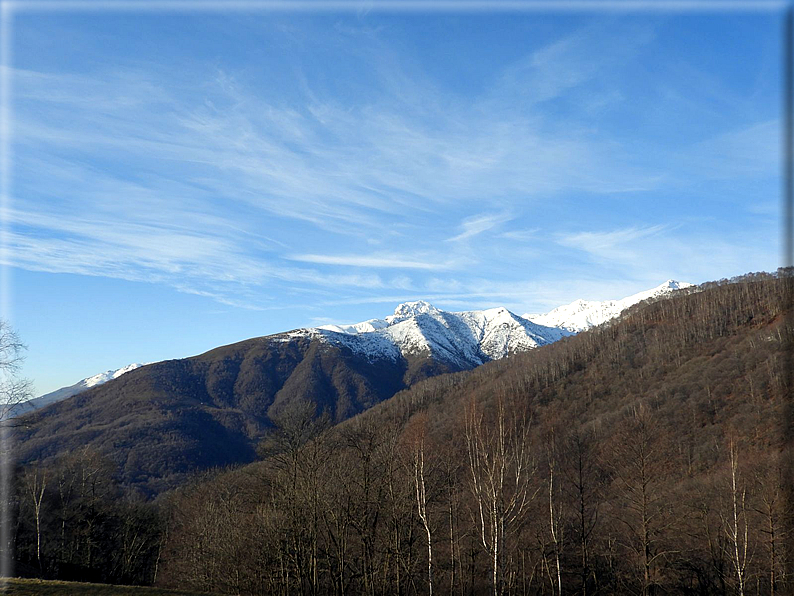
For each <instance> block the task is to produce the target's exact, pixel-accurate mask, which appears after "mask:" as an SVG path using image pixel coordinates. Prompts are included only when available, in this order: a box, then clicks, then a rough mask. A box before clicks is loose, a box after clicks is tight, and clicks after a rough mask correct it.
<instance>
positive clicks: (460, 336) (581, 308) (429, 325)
mask: <svg viewBox="0 0 794 596" xmlns="http://www.w3.org/2000/svg"><path fill="white" fill-rule="evenodd" d="M692 285H693V284H690V283H686V282H677V281H674V280H668V281H666V282H664V283H663V284H661V285H660V286H657V287H655V288H652V289H650V290H646V291H644V292H639V293H637V294H633V295H631V296H628V297H626V298H623V299H621V300H605V301H601V302H597V301H587V300H576V301H575V302H572V303H571V304H566V305H564V306H560V307H558V308H555V309H554V310H552V311H550V312H548V313H545V314H525V315H523V316H519V315H516V314H514V313H512V312H510V311H509V310H507V309H506V308H503V307H498V308H490V309H487V310H475V311H464V312H447V311H443V310H440V309H438V308H436V307H435V306H433V305H432V304H430V303H428V302H425V301H423V300H418V301H415V302H405V303H403V304H400V305H399V306H397V308H396V309H395V310H394V314H392V315H389V316H387V317H385V318H383V319H370V320H368V321H363V322H361V323H354V324H349V325H322V326H320V327H309V328H303V329H297V330H295V331H290V332H286V333H280V334H276V335H274V336H271V338H270V339H272V340H273V341H276V342H289V341H291V340H293V339H296V338H309V339H318V340H320V341H321V342H323V343H326V344H329V345H334V346H344V347H347V348H349V349H350V350H351V351H352V352H353V353H355V354H358V355H360V356H363V357H365V358H366V359H367V360H369V361H371V362H372V361H377V360H383V359H388V360H393V361H394V360H398V359H400V358H406V357H411V356H425V357H427V356H429V357H430V358H432V359H434V360H436V361H439V362H442V363H444V364H446V365H447V366H450V367H452V369H461V370H463V369H469V368H473V367H475V366H479V365H480V364H483V363H485V362H488V361H489V360H497V359H499V358H504V357H505V356H507V355H509V354H512V353H516V352H524V351H526V350H531V349H533V348H536V347H539V346H542V345H545V344H549V343H552V342H555V341H557V340H559V339H561V338H563V337H566V336H568V335H574V334H576V333H578V332H580V331H584V330H586V329H589V328H591V327H594V326H596V325H600V324H602V323H605V322H606V321H608V320H610V319H612V318H614V317H616V316H617V315H619V314H620V313H621V312H623V311H624V310H625V309H627V308H629V307H630V306H633V305H634V304H637V303H638V302H641V301H643V300H647V299H649V298H657V297H662V296H667V295H670V294H671V293H672V292H673V291H675V290H678V289H681V288H688V287H690V286H692ZM140 366H143V365H142V364H137V363H136V364H130V365H127V366H125V367H123V368H119V369H116V370H109V371H105V372H103V373H99V374H97V375H94V376H92V377H88V378H87V379H83V380H82V381H79V382H77V383H75V384H74V385H70V386H69V387H63V388H61V389H58V390H57V391H53V392H52V393H48V394H46V395H42V396H41V397H37V398H35V399H32V400H30V401H28V402H25V403H23V404H20V405H19V406H17V408H15V411H14V414H13V415H15V416H16V415H19V414H24V413H26V412H29V411H31V410H35V409H38V408H41V407H44V406H46V405H49V404H51V403H54V402H56V401H60V400H63V399H66V398H68V397H71V396H73V395H76V394H78V393H80V392H82V391H85V390H86V389H89V388H91V387H95V386H97V385H102V384H104V383H106V382H108V381H110V380H112V379H116V378H118V377H120V376H121V375H123V374H125V373H127V372H129V371H131V370H135V369H136V368H138V367H140Z"/></svg>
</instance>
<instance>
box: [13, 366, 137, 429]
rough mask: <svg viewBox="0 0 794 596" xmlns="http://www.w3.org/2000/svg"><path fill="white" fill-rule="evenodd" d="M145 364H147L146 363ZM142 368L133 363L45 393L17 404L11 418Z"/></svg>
mask: <svg viewBox="0 0 794 596" xmlns="http://www.w3.org/2000/svg"><path fill="white" fill-rule="evenodd" d="M145 364H149V363H148V362H147V363H145ZM141 366H144V364H139V363H137V362H136V363H134V364H128V365H127V366H124V367H122V368H117V369H115V370H106V371H105V372H102V373H99V374H97V375H94V376H93V377H88V378H87V379H83V380H82V381H78V382H77V383H75V384H74V385H69V386H68V387H61V388H60V389H56V390H55V391H52V392H50V393H46V394H44V395H41V396H39V397H36V398H33V399H30V400H28V401H26V402H23V403H21V404H18V405H17V406H16V407H15V408H14V409H13V414H12V416H19V415H21V414H25V413H27V412H31V411H33V410H38V409H39V408H43V407H44V406H48V405H50V404H52V403H55V402H56V401H61V400H62V399H66V398H68V397H72V396H73V395H77V394H78V393H80V392H82V391H85V390H86V389H90V388H91V387H96V386H97V385H102V384H103V383H107V382H108V381H110V380H112V379H117V378H119V377H120V376H121V375H123V374H125V373H128V372H130V371H131V370H135V369H136V368H139V367H141Z"/></svg>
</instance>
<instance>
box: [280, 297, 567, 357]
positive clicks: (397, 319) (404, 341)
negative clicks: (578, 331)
mask: <svg viewBox="0 0 794 596" xmlns="http://www.w3.org/2000/svg"><path fill="white" fill-rule="evenodd" d="M307 334H308V335H312V336H315V335H316V336H318V337H320V338H321V339H322V340H323V341H326V342H328V343H330V344H333V345H340V346H341V345H344V346H346V347H349V348H350V349H351V350H352V351H354V352H356V353H358V354H361V355H362V356H364V357H366V358H391V359H397V358H400V357H406V356H409V355H415V354H423V355H427V356H430V357H431V358H433V359H434V360H436V361H439V362H443V363H445V364H446V365H448V366H450V367H452V368H456V369H460V370H464V369H468V368H473V367H474V366H479V365H481V364H484V363H485V362H488V361H490V360H497V359H499V358H504V357H505V356H507V355H509V354H514V353H517V352H524V351H526V350H531V349H532V348H536V347H538V346H542V345H545V344H548V343H551V342H554V341H557V340H558V339H560V338H562V337H563V336H564V335H565V334H564V333H563V332H561V331H560V330H559V329H557V328H555V327H548V326H543V325H539V324H537V323H533V322H531V321H527V320H526V319H524V318H522V317H519V316H518V315H515V314H513V313H512V312H510V311H509V310H507V309H506V308H501V307H500V308H491V309H488V310H480V311H469V312H446V311H443V310H439V309H437V308H436V307H435V306H433V305H432V304H429V303H427V302H425V301H423V300H419V301H416V302H406V303H404V304H401V305H399V306H398V307H397V308H396V309H395V311H394V314H393V315H391V316H388V317H386V318H385V319H371V320H369V321H364V322H363V323H356V324H354V325H324V326H322V327H318V328H315V329H301V330H298V331H295V332H293V333H292V334H290V335H291V336H301V335H307Z"/></svg>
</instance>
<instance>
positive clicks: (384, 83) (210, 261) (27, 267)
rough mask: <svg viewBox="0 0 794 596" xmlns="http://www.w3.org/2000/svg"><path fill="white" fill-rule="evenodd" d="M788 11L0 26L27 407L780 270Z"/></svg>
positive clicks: (147, 19) (53, 20)
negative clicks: (253, 355)
mask: <svg viewBox="0 0 794 596" xmlns="http://www.w3.org/2000/svg"><path fill="white" fill-rule="evenodd" d="M780 33H781V17H780V14H778V13H773V12H767V13H764V12H759V13H737V12H733V13H730V12H729V13H712V14H704V13H685V14H676V13H674V12H657V13H626V14H623V13H605V14H597V13H595V12H590V13H587V14H576V13H571V12H566V13H560V14H548V13H539V12H528V13H500V14H488V13H482V12H478V13H465V12H460V13H455V12H436V13H428V14H422V13H419V12H417V13H415V14H411V13H394V12H392V13H386V12H378V11H377V10H368V11H367V10H362V11H350V12H338V13H333V12H326V13H322V14H290V13H285V12H279V13H266V12H254V13H245V12H234V13H223V12H213V13H204V14H202V13H199V12H183V13H178V14H169V13H165V12H155V13H152V12H150V13H133V12H123V13H108V12H104V13H103V12H79V13H69V12H53V13H46V12H29V13H25V12H23V13H19V14H16V15H15V19H14V24H13V42H12V43H13V48H12V49H13V64H12V67H11V69H10V71H9V79H10V81H11V83H12V87H11V91H12V99H13V135H14V136H13V138H12V150H13V162H12V163H13V167H12V183H11V202H10V209H9V211H8V223H9V227H8V230H7V238H8V246H7V249H8V253H7V254H8V257H7V258H8V261H9V262H8V263H7V265H8V266H9V267H8V273H9V275H10V280H11V286H10V287H11V288H12V295H11V298H12V300H11V310H10V315H11V321H12V323H13V325H14V326H15V327H16V328H17V330H18V331H19V333H20V334H21V336H22V337H23V339H24V341H25V342H26V343H27V344H28V346H29V350H28V357H27V362H26V365H25V370H24V373H25V375H26V376H28V377H29V378H31V379H32V380H33V381H34V384H35V389H36V393H37V394H42V393H45V392H47V391H50V390H53V389H56V388H58V387H60V386H63V385H68V384H71V383H74V382H76V381H77V380H79V379H81V378H83V377H86V376H89V375H91V374H95V373H97V372H100V371H103V370H106V369H110V368H118V367H120V366H123V365H126V364H128V363H130V362H135V361H154V360H161V359H166V358H176V357H183V356H188V355H193V354H197V353H200V352H202V351H205V350H207V349H210V348H212V347H215V346H218V345H222V344H225V343H231V342H234V341H238V340H242V339H246V338H248V337H254V336H258V335H266V334H269V333H275V332H278V331H282V330H286V329H291V328H295V327H300V326H308V325H316V324H322V323H327V322H353V321H359V320H364V319H367V318H372V317H382V316H385V315H386V314H389V313H390V312H392V310H393V309H394V307H395V306H396V305H397V304H398V303H400V302H402V301H405V300H413V299H419V298H422V299H427V300H429V301H431V302H433V303H434V304H435V305H436V306H438V307H440V308H445V309H448V310H466V309H475V308H484V307H491V306H496V305H504V306H506V307H508V308H510V309H511V310H513V311H514V312H517V313H523V312H528V311H529V312H542V311H546V310H549V309H551V308H553V307H555V306H557V305H559V304H563V303H566V302H570V301H572V300H574V299H576V298H585V299H593V300H596V299H599V300H600V299H608V298H619V297H623V296H625V295H628V294H631V293H634V292H636V291H639V290H643V289H647V288H649V287H652V286H655V285H658V284H659V283H661V282H663V281H664V280H666V279H668V278H675V279H679V280H685V281H691V282H702V281H706V280H710V279H719V278H723V277H730V276H733V275H737V274H741V273H745V272H748V271H758V270H772V269H775V268H776V267H777V266H778V265H779V263H780V255H781V248H780V242H779V235H780V230H781V224H780V189H781V182H780V177H779V172H780V155H781V153H780V146H781V139H780V118H781V99H780V91H781V87H780V77H779V74H780V71H781V68H780V54H781V51H780V41H781V38H780Z"/></svg>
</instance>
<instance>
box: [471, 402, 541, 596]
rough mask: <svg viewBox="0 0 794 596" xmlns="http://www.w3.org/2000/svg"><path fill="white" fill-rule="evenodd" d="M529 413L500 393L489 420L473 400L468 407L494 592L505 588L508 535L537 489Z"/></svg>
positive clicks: (474, 485) (476, 492)
mask: <svg viewBox="0 0 794 596" xmlns="http://www.w3.org/2000/svg"><path fill="white" fill-rule="evenodd" d="M529 428H530V423H529V420H528V419H527V417H526V416H520V417H519V416H516V415H515V414H513V415H508V413H507V412H506V408H505V404H504V401H503V399H502V398H501V397H499V398H497V403H496V416H495V419H494V420H492V421H486V420H485V416H484V413H483V411H482V409H481V408H480V407H478V405H477V404H476V402H474V401H472V402H471V403H470V404H469V406H468V407H467V409H466V426H465V439H466V447H467V453H468V461H469V470H470V472H471V475H470V489H471V493H472V495H473V497H474V504H475V505H474V506H475V511H476V516H477V521H478V526H479V530H480V532H479V533H480V541H481V542H482V546H483V548H484V549H485V551H486V553H487V554H488V555H489V557H490V559H491V576H492V584H493V594H494V595H495V596H498V595H499V594H501V593H502V591H503V583H504V555H505V543H506V538H507V537H508V535H509V534H510V533H511V532H512V530H513V529H514V528H515V527H516V526H517V525H518V523H519V522H520V521H521V519H522V517H523V515H524V514H525V513H526V510H527V507H528V505H529V503H530V502H531V501H532V499H533V497H534V496H535V494H537V490H536V491H535V493H530V482H531V480H532V478H533V475H534V471H535V469H534V461H533V459H532V454H531V451H530V445H529Z"/></svg>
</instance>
